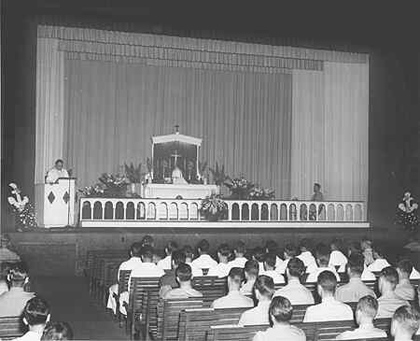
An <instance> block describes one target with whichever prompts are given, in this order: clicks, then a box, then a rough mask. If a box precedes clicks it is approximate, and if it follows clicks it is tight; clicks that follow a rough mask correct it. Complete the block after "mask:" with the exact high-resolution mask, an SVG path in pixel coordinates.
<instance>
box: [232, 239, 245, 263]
mask: <svg viewBox="0 0 420 341" xmlns="http://www.w3.org/2000/svg"><path fill="white" fill-rule="evenodd" d="M245 253H246V246H245V243H244V242H243V241H242V240H240V241H238V242H236V244H235V246H234V248H233V255H234V256H235V258H234V259H233V260H231V261H230V262H229V267H230V268H235V267H238V268H242V269H243V268H244V267H245V263H246V262H247V261H248V259H247V258H245Z"/></svg>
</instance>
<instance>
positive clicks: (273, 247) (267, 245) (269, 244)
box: [265, 240, 279, 254]
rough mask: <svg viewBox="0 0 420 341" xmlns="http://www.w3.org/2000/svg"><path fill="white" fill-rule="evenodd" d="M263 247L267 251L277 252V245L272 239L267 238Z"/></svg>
mask: <svg viewBox="0 0 420 341" xmlns="http://www.w3.org/2000/svg"><path fill="white" fill-rule="evenodd" d="M265 248H266V249H267V252H271V253H274V254H277V253H278V252H279V245H278V244H277V243H276V242H275V241H274V240H268V241H267V242H266V243H265Z"/></svg>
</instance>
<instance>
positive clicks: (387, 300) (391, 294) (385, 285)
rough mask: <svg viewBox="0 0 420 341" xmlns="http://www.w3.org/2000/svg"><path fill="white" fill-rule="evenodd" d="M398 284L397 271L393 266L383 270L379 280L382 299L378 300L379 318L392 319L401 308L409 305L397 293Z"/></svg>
mask: <svg viewBox="0 0 420 341" xmlns="http://www.w3.org/2000/svg"><path fill="white" fill-rule="evenodd" d="M397 284H398V273H397V270H395V269H394V268H393V267H391V266H388V267H386V268H384V269H382V271H381V273H380V275H379V278H378V288H379V292H380V293H381V297H379V298H378V304H379V308H378V315H377V317H378V318H390V317H392V315H393V314H394V312H395V310H397V309H398V308H399V307H401V306H407V305H409V303H408V302H407V301H406V300H403V299H402V298H401V297H399V296H398V295H397V294H396V293H395V288H396V286H397Z"/></svg>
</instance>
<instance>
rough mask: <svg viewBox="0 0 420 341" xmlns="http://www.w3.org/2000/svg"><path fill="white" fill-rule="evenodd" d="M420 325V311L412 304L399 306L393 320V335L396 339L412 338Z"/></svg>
mask: <svg viewBox="0 0 420 341" xmlns="http://www.w3.org/2000/svg"><path fill="white" fill-rule="evenodd" d="M419 327H420V313H419V311H418V310H417V309H415V308H414V307H411V306H402V307H399V308H398V309H397V310H396V311H395V313H394V316H393V317H392V320H391V335H392V336H394V338H395V340H397V339H398V340H411V338H412V337H413V335H414V334H415V333H416V332H417V331H418V330H419Z"/></svg>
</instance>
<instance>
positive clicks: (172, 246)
mask: <svg viewBox="0 0 420 341" xmlns="http://www.w3.org/2000/svg"><path fill="white" fill-rule="evenodd" d="M165 249H166V250H167V251H168V253H169V254H172V252H174V251H175V250H177V249H178V244H177V243H176V242H174V241H172V240H171V241H170V242H168V244H166V246H165Z"/></svg>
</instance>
